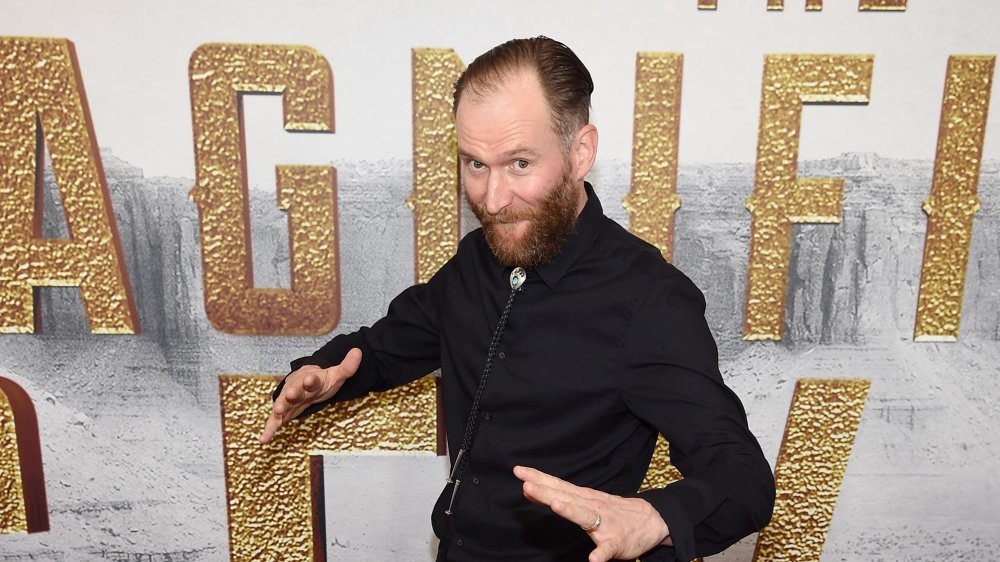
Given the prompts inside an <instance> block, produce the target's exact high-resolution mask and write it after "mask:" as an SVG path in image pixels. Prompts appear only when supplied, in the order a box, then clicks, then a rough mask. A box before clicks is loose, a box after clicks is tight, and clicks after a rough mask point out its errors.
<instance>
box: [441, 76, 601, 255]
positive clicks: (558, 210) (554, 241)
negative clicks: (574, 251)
mask: <svg viewBox="0 0 1000 562" xmlns="http://www.w3.org/2000/svg"><path fill="white" fill-rule="evenodd" d="M456 122H457V126H458V153H459V163H460V166H461V173H462V183H463V185H464V186H465V196H466V198H467V199H468V201H469V205H470V206H471V207H472V210H473V212H474V213H475V214H476V217H477V218H478V219H479V222H480V223H482V225H483V232H484V234H485V235H486V241H487V243H488V244H489V246H490V249H491V250H492V251H493V253H494V255H496V256H497V258H498V259H499V260H500V262H501V263H503V264H504V265H508V266H518V265H519V266H524V267H534V266H538V265H542V264H544V263H548V262H549V261H551V260H552V258H554V257H555V256H556V255H557V254H558V253H559V251H560V250H561V249H562V246H563V244H564V243H565V241H566V236H567V235H568V234H569V232H570V231H571V230H572V229H573V225H574V224H575V223H576V217H577V215H578V214H579V211H580V210H581V209H582V208H583V205H584V204H585V203H586V193H585V192H584V190H583V181H582V177H581V178H579V179H577V178H575V176H574V169H573V166H572V163H571V159H570V158H569V157H567V155H566V154H565V153H564V152H563V149H562V139H561V138H560V137H559V135H558V134H556V132H555V130H554V129H553V127H552V120H551V118H550V115H549V107H548V104H547V103H546V101H545V97H544V95H543V93H542V90H541V87H540V86H539V84H538V80H537V79H536V78H535V77H534V75H532V74H530V73H526V72H525V73H518V74H516V75H514V76H512V77H510V78H508V79H507V81H506V83H504V84H503V85H502V86H501V87H500V88H499V89H498V90H497V91H496V92H491V93H489V94H487V95H486V96H485V97H484V98H482V99H479V98H473V97H463V98H462V100H461V102H459V105H458V110H457V112H456Z"/></svg>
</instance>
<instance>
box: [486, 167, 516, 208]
mask: <svg viewBox="0 0 1000 562" xmlns="http://www.w3.org/2000/svg"><path fill="white" fill-rule="evenodd" d="M513 199H514V194H513V191H511V188H510V184H509V182H508V181H507V178H505V177H504V174H503V172H502V171H490V175H489V179H487V180H486V199H485V201H484V203H485V205H486V211H487V212H488V213H489V214H491V215H495V214H498V213H499V212H500V211H502V210H504V209H505V208H506V207H507V206H508V205H510V204H511V201H512V200H513Z"/></svg>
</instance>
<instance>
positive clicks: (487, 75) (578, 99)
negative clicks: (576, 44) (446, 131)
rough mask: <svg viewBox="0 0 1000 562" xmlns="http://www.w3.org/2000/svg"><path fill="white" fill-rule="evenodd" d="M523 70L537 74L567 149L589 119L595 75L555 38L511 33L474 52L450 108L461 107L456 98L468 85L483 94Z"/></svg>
mask: <svg viewBox="0 0 1000 562" xmlns="http://www.w3.org/2000/svg"><path fill="white" fill-rule="evenodd" d="M525 70H527V71H533V72H534V73H535V75H536V76H537V77H538V83H539V84H540V85H541V88H542V92H543V94H544V95H545V101H546V102H548V105H549V114H550V116H551V118H552V127H553V129H555V131H556V133H557V134H558V135H559V136H560V137H562V140H563V150H565V151H568V150H569V147H570V144H571V143H572V141H573V139H574V138H575V137H576V133H577V132H578V131H579V130H580V128H581V127H583V126H584V125H586V124H587V123H589V122H590V95H591V94H592V93H593V92H594V81H593V79H592V78H591V77H590V71H588V70H587V67H586V66H584V65H583V62H581V61H580V59H579V58H578V57H577V56H576V54H574V53H573V51H571V50H570V48H569V47H567V46H566V45H564V44H562V43H560V42H559V41H556V40H554V39H549V38H548V37H545V36H538V37H532V38H530V39H511V40H510V41H507V42H506V43H502V44H500V45H497V46H496V47H493V48H492V49H490V50H489V51H487V52H485V53H483V54H481V55H479V56H478V57H476V60H474V61H472V63H471V64H469V66H468V68H466V69H465V72H463V73H462V75H461V76H460V77H459V78H458V80H457V81H456V82H455V94H454V104H453V105H452V111H454V112H455V113H457V112H458V103H459V101H460V100H461V99H462V96H463V95H465V94H466V91H468V94H469V95H472V96H475V97H478V98H483V97H485V96H486V95H488V94H490V93H493V92H496V91H497V90H498V89H499V88H500V87H501V86H502V85H503V84H504V82H505V81H506V80H507V79H508V78H510V77H511V76H513V75H514V74H516V73H517V72H521V71H525Z"/></svg>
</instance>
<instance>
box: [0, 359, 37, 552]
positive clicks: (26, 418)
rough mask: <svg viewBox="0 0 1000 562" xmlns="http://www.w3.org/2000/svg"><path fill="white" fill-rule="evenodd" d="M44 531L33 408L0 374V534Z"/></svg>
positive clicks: (15, 386)
mask: <svg viewBox="0 0 1000 562" xmlns="http://www.w3.org/2000/svg"><path fill="white" fill-rule="evenodd" d="M48 530H49V511H48V502H47V501H46V499H45V476H44V475H43V474H42V448H41V446H40V445H39V442H38V419H37V418H36V417H35V407H34V405H32V403H31V397H29V396H28V393H26V392H25V391H24V389H22V388H21V387H20V386H19V385H18V384H17V383H15V382H14V381H12V380H9V379H5V378H3V377H0V534H3V533H37V532H39V531H48Z"/></svg>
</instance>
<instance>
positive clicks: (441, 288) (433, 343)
mask: <svg viewBox="0 0 1000 562" xmlns="http://www.w3.org/2000/svg"><path fill="white" fill-rule="evenodd" d="M453 261H454V259H453V260H452V261H449V262H448V263H446V264H445V266H444V267H442V268H441V269H440V270H439V271H438V272H437V274H435V275H434V276H433V277H432V278H431V280H430V281H428V282H427V283H423V284H418V285H414V286H412V287H410V288H408V289H406V290H404V291H403V292H402V293H400V294H399V295H398V296H397V297H396V298H394V299H393V300H392V302H391V303H390V305H389V310H388V312H387V313H386V315H385V316H384V317H383V318H381V319H380V320H378V321H377V322H375V323H374V324H373V325H372V326H371V327H362V328H360V329H359V330H358V331H356V332H353V333H349V334H341V335H338V336H336V337H334V338H333V339H331V340H330V341H329V342H327V343H326V344H324V345H323V347H321V348H319V349H318V350H316V351H315V352H314V353H312V354H311V355H307V356H305V357H300V358H298V359H295V360H293V361H292V362H291V371H295V370H296V369H298V368H300V367H302V366H303V365H317V366H319V367H323V368H327V367H332V366H334V365H337V364H339V363H340V362H341V361H342V360H343V358H344V356H345V355H347V352H348V351H350V350H351V349H352V348H355V347H357V348H359V349H361V353H362V357H361V364H360V365H359V366H358V370H357V372H356V373H355V374H354V375H353V376H351V377H350V378H349V379H347V380H346V381H345V382H344V385H343V386H342V387H341V388H340V390H339V391H338V392H337V394H336V395H335V396H334V397H333V398H332V399H331V400H329V401H328V402H324V403H321V404H314V405H313V406H310V407H309V408H307V409H306V410H305V411H304V412H303V413H302V415H303V416H307V415H309V414H312V413H314V412H316V411H318V410H320V409H322V408H323V407H324V406H326V405H327V404H329V403H335V402H343V401H345V400H351V399H353V398H358V397H361V396H364V395H365V394H368V393H369V392H378V391H383V390H388V389H390V388H395V387H397V386H402V385H404V384H406V383H409V382H412V381H414V380H416V379H418V378H420V377H422V376H424V375H427V374H429V373H431V372H433V371H434V370H435V369H438V368H439V367H440V325H439V320H440V311H441V308H442V303H443V300H444V298H445V294H446V285H447V281H446V277H447V275H448V271H449V270H450V268H451V267H453V264H452V262H453ZM283 386H284V381H282V383H281V384H279V385H278V387H277V388H276V389H275V391H274V394H273V396H274V397H275V398H277V396H278V395H279V394H280V392H281V389H282V388H283Z"/></svg>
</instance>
